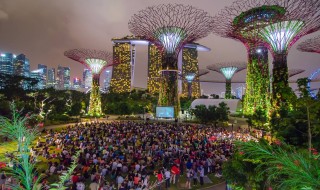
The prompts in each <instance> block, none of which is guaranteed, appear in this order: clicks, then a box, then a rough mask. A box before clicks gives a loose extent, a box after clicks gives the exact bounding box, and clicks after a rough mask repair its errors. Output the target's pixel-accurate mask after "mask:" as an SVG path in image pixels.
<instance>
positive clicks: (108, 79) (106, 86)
mask: <svg viewBox="0 0 320 190" xmlns="http://www.w3.org/2000/svg"><path fill="white" fill-rule="evenodd" d="M111 77H112V71H110V70H106V77H105V79H104V81H103V86H104V87H103V88H104V90H105V91H108V90H109V87H110V82H111Z"/></svg>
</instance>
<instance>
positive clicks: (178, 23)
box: [129, 4, 213, 117]
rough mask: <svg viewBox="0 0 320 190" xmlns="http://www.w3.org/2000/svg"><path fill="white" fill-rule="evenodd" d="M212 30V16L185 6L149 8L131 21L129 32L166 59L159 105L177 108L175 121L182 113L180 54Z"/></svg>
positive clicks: (163, 61) (163, 65)
mask: <svg viewBox="0 0 320 190" xmlns="http://www.w3.org/2000/svg"><path fill="white" fill-rule="evenodd" d="M212 28H213V19H212V17H210V16H209V14H208V13H206V12H205V11H203V10H199V9H197V8H195V7H192V6H187V5H181V4H162V5H157V6H151V7H147V8H146V9H144V10H141V11H139V12H138V13H137V14H135V15H133V16H132V18H131V19H130V21H129V30H130V31H131V32H132V33H133V34H134V35H139V36H144V37H145V38H146V39H147V40H149V41H151V42H152V43H154V44H155V45H156V46H157V47H158V48H159V50H160V51H161V53H162V55H163V56H162V57H163V60H162V70H161V71H160V72H161V86H160V91H159V100H158V105H160V106H174V108H175V117H177V115H178V112H179V98H178V80H177V79H178V64H177V57H178V54H179V52H180V51H181V49H182V47H183V46H184V45H185V44H186V43H190V42H193V41H195V40H197V39H200V38H203V37H205V36H207V35H208V34H209V33H210V32H211V31H212Z"/></svg>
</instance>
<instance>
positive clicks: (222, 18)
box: [213, 0, 284, 115]
mask: <svg viewBox="0 0 320 190" xmlns="http://www.w3.org/2000/svg"><path fill="white" fill-rule="evenodd" d="M283 15H284V9H283V8H281V7H279V6H277V1H274V0H254V1H253V0H249V1H248V0H237V1H235V2H234V3H233V4H232V5H230V6H227V7H226V8H224V9H223V10H221V11H220V12H219V13H218V14H217V15H216V16H215V17H214V21H215V25H216V27H215V28H214V29H213V33H215V34H217V35H219V36H221V37H225V38H231V39H234V40H237V41H240V42H242V43H243V44H244V45H245V47H246V50H247V55H248V65H247V76H246V92H245V97H244V104H243V113H244V114H245V115H252V114H253V113H254V111H255V110H256V109H264V110H266V112H268V110H269V107H270V95H269V93H270V78H269V68H268V49H267V46H266V45H265V42H263V41H262V39H261V37H260V36H259V31H260V30H261V28H262V27H264V26H267V25H269V24H271V23H273V22H274V20H276V19H277V18H279V17H282V16H283Z"/></svg>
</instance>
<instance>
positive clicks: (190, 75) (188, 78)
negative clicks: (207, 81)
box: [184, 69, 209, 99]
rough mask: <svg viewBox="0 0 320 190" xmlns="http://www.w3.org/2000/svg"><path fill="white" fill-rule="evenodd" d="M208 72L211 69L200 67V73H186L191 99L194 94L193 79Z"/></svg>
mask: <svg viewBox="0 0 320 190" xmlns="http://www.w3.org/2000/svg"><path fill="white" fill-rule="evenodd" d="M208 73H209V71H208V70H207V69H200V70H199V73H186V75H185V76H184V78H185V79H186V80H187V82H188V98H189V99H191V96H192V82H193V80H194V79H195V78H196V77H200V76H203V75H206V74H208Z"/></svg>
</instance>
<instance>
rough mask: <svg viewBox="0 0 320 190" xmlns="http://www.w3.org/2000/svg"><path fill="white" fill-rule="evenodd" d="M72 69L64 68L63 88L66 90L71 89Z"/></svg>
mask: <svg viewBox="0 0 320 190" xmlns="http://www.w3.org/2000/svg"><path fill="white" fill-rule="evenodd" d="M70 82H71V81H70V67H64V72H63V87H64V89H70V87H71V84H70Z"/></svg>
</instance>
